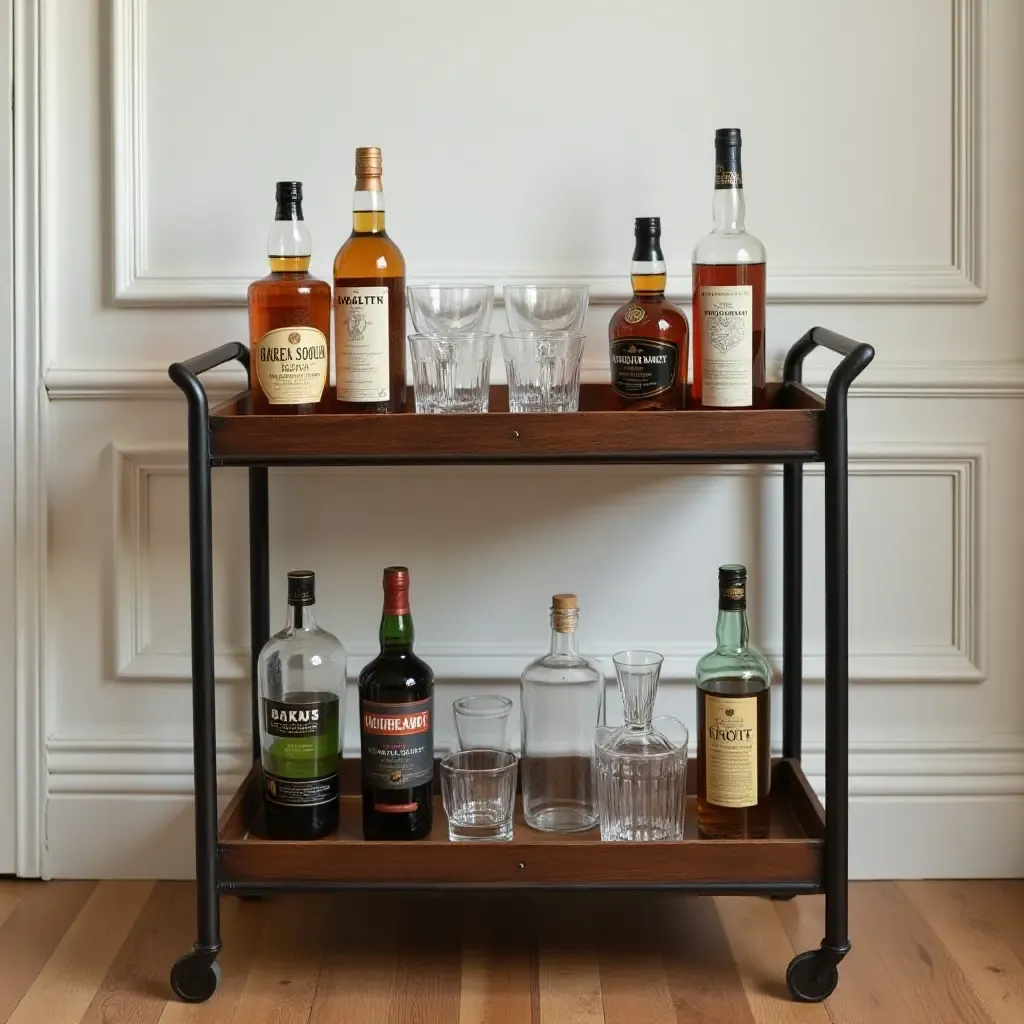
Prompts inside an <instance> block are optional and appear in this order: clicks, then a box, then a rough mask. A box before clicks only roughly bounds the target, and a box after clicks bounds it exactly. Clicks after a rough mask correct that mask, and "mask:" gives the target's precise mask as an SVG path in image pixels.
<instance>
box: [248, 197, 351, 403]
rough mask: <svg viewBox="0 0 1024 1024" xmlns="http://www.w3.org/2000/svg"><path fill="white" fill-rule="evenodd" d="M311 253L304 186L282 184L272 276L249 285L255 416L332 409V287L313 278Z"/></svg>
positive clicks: (270, 244) (270, 247) (271, 248)
mask: <svg viewBox="0 0 1024 1024" xmlns="http://www.w3.org/2000/svg"><path fill="white" fill-rule="evenodd" d="M310 252H311V244H310V236H309V229H308V228H307V227H306V222H305V221H304V220H303V217H302V182H301V181H279V182H278V183H277V213H276V214H275V216H274V223H273V225H272V227H271V229H270V237H269V238H268V240H267V253H268V256H269V258H270V274H269V275H268V276H267V277H262V278H260V279H259V280H258V281H253V283H252V284H251V285H249V295H248V300H249V346H250V364H251V370H250V377H251V391H252V407H253V412H256V413H260V414H267V413H273V414H274V415H286V414H291V415H294V414H300V415H301V414H305V413H313V412H320V411H323V410H324V409H325V408H326V405H327V403H328V400H329V395H328V394H327V390H326V389H327V380H328V376H329V372H330V369H329V363H328V360H329V350H330V344H329V339H330V337H331V286H330V285H329V284H328V283H327V282H326V281H321V280H319V279H318V278H315V277H313V275H312V274H310V272H309V259H310Z"/></svg>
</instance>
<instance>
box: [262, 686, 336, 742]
mask: <svg viewBox="0 0 1024 1024" xmlns="http://www.w3.org/2000/svg"><path fill="white" fill-rule="evenodd" d="M332 727H333V729H334V731H335V735H337V730H338V698H337V697H334V696H328V697H327V698H326V699H325V700H319V701H304V702H303V703H301V704H299V703H290V702H288V701H283V700H271V699H270V697H264V698H263V728H264V729H265V730H266V733H267V735H268V736H280V737H282V738H285V739H291V738H294V737H301V736H327V735H328V734H329V732H330V730H331V728H332Z"/></svg>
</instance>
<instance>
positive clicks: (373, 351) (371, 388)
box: [334, 146, 405, 413]
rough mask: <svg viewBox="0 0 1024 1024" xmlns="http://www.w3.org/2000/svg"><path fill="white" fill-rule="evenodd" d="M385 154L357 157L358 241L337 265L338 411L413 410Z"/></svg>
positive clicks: (401, 265) (400, 264) (352, 240)
mask: <svg viewBox="0 0 1024 1024" xmlns="http://www.w3.org/2000/svg"><path fill="white" fill-rule="evenodd" d="M381 172H382V165H381V154H380V150H379V149H378V148H377V147H376V146H369V147H366V148H362V149H357V150H356V190H355V193H354V194H353V197H352V234H351V235H349V237H348V239H347V241H346V242H345V244H344V245H343V246H342V247H341V248H340V249H339V250H338V255H337V256H335V257H334V352H335V374H336V383H335V389H336V395H337V405H336V407H335V408H336V411H338V412H347V413H360V412H366V413H387V412H401V411H402V410H403V409H404V408H405V260H404V258H403V257H402V253H401V250H400V249H399V248H398V246H397V245H395V243H394V242H393V241H391V239H390V238H389V237H388V233H387V231H385V230H384V190H383V187H382V186H381Z"/></svg>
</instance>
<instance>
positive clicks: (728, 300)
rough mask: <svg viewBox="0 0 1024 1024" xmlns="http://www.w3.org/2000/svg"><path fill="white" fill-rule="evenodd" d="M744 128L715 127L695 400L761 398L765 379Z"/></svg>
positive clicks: (710, 404)
mask: <svg viewBox="0 0 1024 1024" xmlns="http://www.w3.org/2000/svg"><path fill="white" fill-rule="evenodd" d="M741 145H742V142H741V139H740V130H739V128H719V129H718V131H717V132H715V200H714V219H715V226H714V229H713V230H712V232H711V234H710V235H708V236H707V237H706V238H703V239H701V241H699V242H698V243H697V245H696V247H695V248H694V250H693V388H692V389H691V392H692V395H693V400H694V403H695V404H697V403H699V404H700V405H702V406H704V407H706V408H742V407H748V406H753V405H755V404H759V403H760V400H761V396H762V392H763V389H764V382H765V369H764V367H765V339H764V324H765V251H764V246H763V245H762V244H761V242H760V241H758V239H756V238H754V236H753V235H751V234H749V233H748V232H747V229H746V227H745V226H744V216H745V212H746V204H745V200H744V197H743V169H742V166H741V161H740V148H741Z"/></svg>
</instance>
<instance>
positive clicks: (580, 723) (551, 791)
mask: <svg viewBox="0 0 1024 1024" xmlns="http://www.w3.org/2000/svg"><path fill="white" fill-rule="evenodd" d="M578 621H579V609H578V608H577V603H576V595H575V594H556V595H555V596H554V597H553V598H552V599H551V650H550V651H549V652H548V653H547V654H545V655H543V656H542V657H540V658H537V659H536V660H535V661H533V662H531V663H530V664H529V665H528V666H527V667H526V668H525V669H524V670H523V674H522V676H521V677H520V683H521V697H520V707H521V710H522V730H523V733H522V757H521V759H520V767H519V777H520V779H521V781H522V790H523V814H524V817H525V818H526V824H527V825H529V826H530V827H531V828H535V829H539V830H541V831H542V832H582V831H586V830H587V829H591V828H593V827H594V826H595V825H596V824H597V801H596V798H595V795H594V780H593V759H594V730H595V729H596V728H597V726H598V724H599V722H600V721H601V711H602V704H603V700H604V673H603V672H602V671H601V669H600V668H599V667H598V666H597V665H596V664H594V662H592V661H590V660H589V659H587V658H584V657H583V656H582V655H581V654H580V653H579V646H578V641H577V639H576V626H577V623H578Z"/></svg>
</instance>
